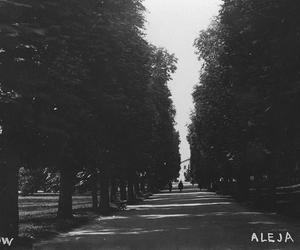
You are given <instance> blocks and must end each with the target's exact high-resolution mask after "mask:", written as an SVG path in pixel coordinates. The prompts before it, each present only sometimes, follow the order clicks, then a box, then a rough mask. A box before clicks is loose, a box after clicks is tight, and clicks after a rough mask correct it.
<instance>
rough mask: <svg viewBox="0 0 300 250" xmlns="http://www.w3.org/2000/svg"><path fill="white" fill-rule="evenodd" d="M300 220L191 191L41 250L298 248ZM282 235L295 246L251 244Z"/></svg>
mask: <svg viewBox="0 0 300 250" xmlns="http://www.w3.org/2000/svg"><path fill="white" fill-rule="evenodd" d="M298 222H299V221H295V220H292V219H286V218H284V217H282V216H278V215H276V214H272V213H263V212H257V211H252V210H250V209H249V208H246V207H243V206H241V205H240V204H238V203H237V202H235V201H234V200H232V199H231V198H230V197H226V196H222V195H216V194H215V193H210V192H199V190H197V189H195V188H192V187H189V188H188V189H187V188H186V189H184V190H183V192H182V193H179V192H178V191H177V190H175V191H174V192H172V193H168V192H167V191H165V192H162V193H160V194H156V195H153V196H152V197H151V198H150V199H148V200H145V201H144V202H143V203H141V204H139V205H134V206H128V208H127V210H126V211H123V212H119V213H117V214H116V215H115V216H111V217H99V218H98V219H96V220H95V221H94V222H93V223H91V224H89V225H86V226H84V227H82V228H79V229H76V230H74V231H72V232H69V233H67V234H62V235H60V236H58V237H56V238H54V239H53V240H50V241H45V242H41V243H40V244H38V245H36V246H35V249H42V250H48V249H49V250H50V249H51V250H55V249H59V250H60V249H62V250H68V249H71V250H90V249H97V250H98V249H99V250H100V249H101V250H102V249H103V250H109V249H120V250H123V249H124V250H144V249H147V250H156V249H166V250H169V249H170V250H173V249H179V250H181V249H193V250H194V249H220V250H223V249H234V250H235V249H236V250H243V249H274V250H275V249H300V225H299V223H298ZM279 232H281V233H282V234H283V235H284V237H285V235H286V232H289V234H290V235H291V236H292V238H293V240H294V243H292V242H291V241H290V240H289V241H288V243H266V242H263V243H261V242H260V243H257V242H256V241H254V242H251V236H252V233H256V234H257V236H258V237H259V240H261V239H260V233H264V238H263V240H265V238H266V237H267V236H266V234H267V233H274V236H275V240H276V239H277V238H278V237H279Z"/></svg>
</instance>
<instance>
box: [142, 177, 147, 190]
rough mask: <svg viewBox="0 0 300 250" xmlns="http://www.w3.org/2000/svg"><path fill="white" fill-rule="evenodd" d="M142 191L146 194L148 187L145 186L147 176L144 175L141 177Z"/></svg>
mask: <svg viewBox="0 0 300 250" xmlns="http://www.w3.org/2000/svg"><path fill="white" fill-rule="evenodd" d="M141 192H142V193H143V194H144V193H146V188H145V178H144V177H143V178H142V179H141Z"/></svg>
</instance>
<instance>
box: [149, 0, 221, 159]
mask: <svg viewBox="0 0 300 250" xmlns="http://www.w3.org/2000/svg"><path fill="white" fill-rule="evenodd" d="M220 4H221V0H184V1H183V0H144V5H145V7H146V8H147V12H146V21H147V22H146V38H147V40H148V41H150V42H151V43H152V44H154V45H156V46H158V47H164V48H166V49H167V50H168V51H169V52H170V53H174V54H175V55H176V57H177V58H178V64H177V67H178V69H177V71H176V73H175V74H174V75H173V80H172V81H171V82H170V83H169V88H170V90H171V93H172V96H173V97H172V99H173V102H174V105H175V108H176V112H177V114H176V118H175V119H176V122H177V125H176V129H177V130H179V133H180V140H181V144H180V153H181V160H182V161H183V160H185V159H189V158H190V149H189V144H188V142H187V140H186V136H187V133H188V129H187V125H188V124H189V123H190V114H191V111H192V110H193V100H192V95H191V94H192V91H193V86H194V85H195V84H197V83H198V79H199V71H200V68H201V64H200V62H199V61H198V60H197V55H196V54H195V48H194V47H193V43H194V40H195V39H196V38H197V36H198V34H199V32H200V30H204V29H206V28H207V27H208V26H209V24H210V22H211V20H212V18H213V17H214V16H216V15H217V14H218V10H219V8H220Z"/></svg>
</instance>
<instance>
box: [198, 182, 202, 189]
mask: <svg viewBox="0 0 300 250" xmlns="http://www.w3.org/2000/svg"><path fill="white" fill-rule="evenodd" d="M198 188H199V189H200V191H201V189H202V186H201V184H200V183H198Z"/></svg>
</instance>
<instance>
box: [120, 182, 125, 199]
mask: <svg viewBox="0 0 300 250" xmlns="http://www.w3.org/2000/svg"><path fill="white" fill-rule="evenodd" d="M120 196H121V200H127V192H126V183H125V181H124V180H121V181H120Z"/></svg>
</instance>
